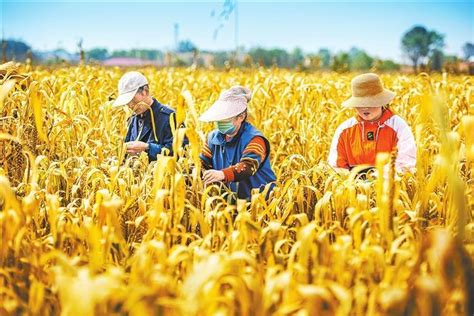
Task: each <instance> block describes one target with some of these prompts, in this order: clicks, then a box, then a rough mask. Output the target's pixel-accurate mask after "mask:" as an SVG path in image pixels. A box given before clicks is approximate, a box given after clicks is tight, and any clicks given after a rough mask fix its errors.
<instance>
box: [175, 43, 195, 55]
mask: <svg viewBox="0 0 474 316" xmlns="http://www.w3.org/2000/svg"><path fill="white" fill-rule="evenodd" d="M196 49H197V47H196V45H194V44H193V42H191V41H190V40H185V41H180V42H179V43H178V53H191V52H194V51H195V50H196Z"/></svg>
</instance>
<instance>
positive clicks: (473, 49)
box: [462, 43, 474, 60]
mask: <svg viewBox="0 0 474 316" xmlns="http://www.w3.org/2000/svg"><path fill="white" fill-rule="evenodd" d="M462 51H463V52H464V59H466V60H468V59H469V58H471V57H473V56H474V44H472V43H466V44H464V46H463V47H462Z"/></svg>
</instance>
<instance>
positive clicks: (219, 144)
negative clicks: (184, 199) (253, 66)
mask: <svg viewBox="0 0 474 316" xmlns="http://www.w3.org/2000/svg"><path fill="white" fill-rule="evenodd" d="M250 99H251V91H250V90H249V89H248V88H246V87H242V86H234V87H232V88H230V89H229V90H226V91H224V92H223V93H221V95H220V96H219V99H218V100H217V101H216V102H215V103H214V104H213V105H212V106H211V107H210V108H209V109H208V110H207V111H205V112H204V113H203V114H202V115H201V117H200V118H199V119H200V120H201V121H203V122H215V124H216V129H215V130H213V131H212V132H210V133H209V135H208V137H207V141H206V144H205V145H204V148H203V150H202V153H201V155H200V157H201V161H202V165H203V168H204V169H205V171H204V173H203V180H204V183H205V184H211V183H217V182H221V183H225V184H226V185H227V186H228V187H229V188H230V189H231V190H232V191H233V192H234V193H236V194H237V197H238V198H240V199H249V198H250V197H251V190H252V189H259V190H260V191H263V189H264V188H265V187H266V186H267V184H270V185H269V190H271V189H272V188H273V186H274V182H275V180H276V176H275V173H274V172H273V170H272V168H271V166H270V158H269V154H270V144H269V142H268V140H267V139H266V138H265V137H264V136H263V134H262V133H261V132H260V131H259V130H257V129H256V128H255V127H254V126H252V124H250V123H249V122H247V103H248V102H249V101H250Z"/></svg>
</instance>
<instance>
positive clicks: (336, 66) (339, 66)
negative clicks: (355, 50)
mask: <svg viewBox="0 0 474 316" xmlns="http://www.w3.org/2000/svg"><path fill="white" fill-rule="evenodd" d="M349 63H350V59H349V54H348V53H344V52H343V53H339V54H337V55H335V56H334V57H333V59H332V65H331V69H332V70H333V71H336V72H339V73H343V72H348V71H349V70H350V64H349Z"/></svg>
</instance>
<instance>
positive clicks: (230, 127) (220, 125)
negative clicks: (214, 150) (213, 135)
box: [216, 121, 236, 134]
mask: <svg viewBox="0 0 474 316" xmlns="http://www.w3.org/2000/svg"><path fill="white" fill-rule="evenodd" d="M216 127H217V129H218V130H219V132H221V133H222V134H232V133H233V132H235V129H236V127H235V125H234V124H233V123H232V121H220V122H216Z"/></svg>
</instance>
